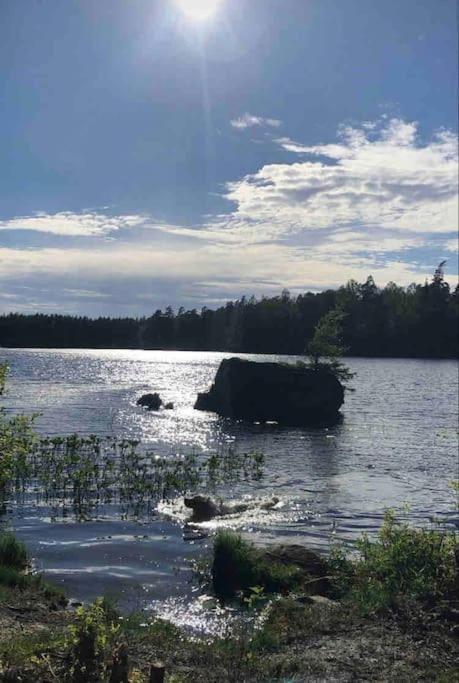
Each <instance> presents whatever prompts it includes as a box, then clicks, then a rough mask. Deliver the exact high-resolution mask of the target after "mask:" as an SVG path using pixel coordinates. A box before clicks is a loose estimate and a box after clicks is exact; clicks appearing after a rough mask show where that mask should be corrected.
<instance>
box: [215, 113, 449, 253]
mask: <svg viewBox="0 0 459 683" xmlns="http://www.w3.org/2000/svg"><path fill="white" fill-rule="evenodd" d="M339 137H340V139H339V142H338V143H332V144H322V145H314V146H305V145H300V144H299V143H295V142H292V141H291V140H289V139H288V138H280V139H279V140H277V143H278V144H279V145H280V146H281V147H282V148H283V149H285V150H287V151H290V152H294V153H296V154H297V155H301V156H302V157H305V156H307V157H309V158H308V159H302V160H301V161H299V162H294V163H291V164H285V163H284V164H269V165H266V166H263V167H262V168H261V169H260V170H259V171H257V172H256V173H254V174H252V175H248V176H245V177H244V178H242V179H241V180H239V181H236V182H233V183H230V184H229V185H228V188H227V193H226V197H227V199H229V200H231V201H233V202H235V204H236V209H235V210H234V212H233V213H232V215H231V220H230V224H229V226H228V227H229V229H230V230H234V228H235V226H236V225H238V226H239V227H240V229H244V228H245V230H246V233H247V236H251V237H252V238H254V239H259V240H264V239H266V238H267V237H270V238H271V239H272V238H275V237H276V236H277V237H285V236H286V235H291V234H295V233H299V232H302V231H310V230H317V229H325V228H328V229H336V228H344V227H346V228H350V229H351V228H355V227H356V226H359V227H360V228H361V229H371V230H374V229H376V228H377V229H381V230H390V231H394V230H395V231H399V232H400V233H401V234H405V235H408V234H409V233H416V234H419V233H424V234H427V233H439V232H443V233H445V232H446V233H447V232H454V231H455V230H456V229H457V215H458V201H457V199H458V198H457V141H456V138H455V137H454V136H453V135H452V134H451V133H449V132H447V131H441V132H438V133H437V134H436V135H435V136H434V138H433V139H432V140H431V141H429V142H427V143H420V142H419V141H418V140H417V138H416V124H415V123H405V122H403V121H401V120H400V119H392V120H389V121H388V122H383V123H381V122H380V124H379V125H378V126H377V127H375V128H373V129H371V128H369V127H368V125H366V126H365V128H352V127H346V128H341V129H340V134H339Z"/></svg>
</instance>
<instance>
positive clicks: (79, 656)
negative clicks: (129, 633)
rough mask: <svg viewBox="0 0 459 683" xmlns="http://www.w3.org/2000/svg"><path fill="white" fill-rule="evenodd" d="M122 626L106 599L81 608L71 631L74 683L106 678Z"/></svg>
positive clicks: (69, 645)
mask: <svg viewBox="0 0 459 683" xmlns="http://www.w3.org/2000/svg"><path fill="white" fill-rule="evenodd" d="M119 630H120V626H119V623H117V618H116V615H115V614H114V612H113V609H112V607H111V606H110V605H109V604H108V603H107V602H106V601H105V600H104V599H103V598H96V600H95V601H94V602H93V603H92V604H90V605H89V606H87V607H79V608H78V609H77V613H76V622H75V623H74V624H71V625H70V626H69V628H68V635H67V642H66V649H67V665H68V668H67V671H68V674H69V680H71V681H72V683H92V682H93V683H96V682H98V681H103V680H105V678H106V675H107V672H108V665H109V654H110V652H111V651H112V648H113V645H114V643H115V639H116V636H117V634H118V633H119Z"/></svg>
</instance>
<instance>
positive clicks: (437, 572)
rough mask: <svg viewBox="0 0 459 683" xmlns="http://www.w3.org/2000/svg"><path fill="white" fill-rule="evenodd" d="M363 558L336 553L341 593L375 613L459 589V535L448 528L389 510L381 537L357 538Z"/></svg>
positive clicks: (431, 600) (443, 596) (334, 563)
mask: <svg viewBox="0 0 459 683" xmlns="http://www.w3.org/2000/svg"><path fill="white" fill-rule="evenodd" d="M357 549H358V551H359V558H358V559H357V560H349V559H347V558H346V557H345V555H344V553H343V552H342V551H340V550H338V551H336V550H335V551H334V552H332V557H331V563H332V566H333V567H334V571H335V585H336V588H337V590H338V592H339V593H340V594H341V595H342V596H344V597H345V598H346V599H348V600H350V601H351V602H353V603H354V604H356V605H357V606H358V607H359V608H360V609H361V611H363V612H366V613H369V612H373V611H378V610H384V609H390V608H393V607H396V606H397V605H398V603H399V602H400V601H401V600H404V599H409V600H416V601H421V602H429V603H436V602H438V601H441V600H443V599H447V598H448V597H449V596H452V595H453V594H454V592H455V591H457V589H458V566H457V560H456V555H457V553H458V551H459V539H458V536H457V534H455V533H454V532H450V531H445V530H442V529H437V528H432V529H415V528H413V527H410V526H409V525H407V524H400V523H398V522H397V521H396V519H395V516H394V514H393V513H392V512H387V513H386V515H385V519H384V523H383V525H382V526H381V529H380V532H379V536H378V538H377V540H376V541H370V540H369V539H368V537H366V536H364V537H363V538H362V539H360V540H359V541H358V543H357Z"/></svg>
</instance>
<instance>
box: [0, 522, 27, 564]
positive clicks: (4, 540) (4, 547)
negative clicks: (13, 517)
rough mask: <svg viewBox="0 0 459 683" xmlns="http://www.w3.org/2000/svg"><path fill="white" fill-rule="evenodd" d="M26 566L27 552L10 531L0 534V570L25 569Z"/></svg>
mask: <svg viewBox="0 0 459 683" xmlns="http://www.w3.org/2000/svg"><path fill="white" fill-rule="evenodd" d="M27 564H28V557H27V550H26V547H25V545H24V543H22V542H21V541H18V540H17V538H16V537H15V536H14V534H12V533H11V532H10V531H2V532H0V568H1V567H12V568H15V569H19V570H21V569H25V568H26V567H27Z"/></svg>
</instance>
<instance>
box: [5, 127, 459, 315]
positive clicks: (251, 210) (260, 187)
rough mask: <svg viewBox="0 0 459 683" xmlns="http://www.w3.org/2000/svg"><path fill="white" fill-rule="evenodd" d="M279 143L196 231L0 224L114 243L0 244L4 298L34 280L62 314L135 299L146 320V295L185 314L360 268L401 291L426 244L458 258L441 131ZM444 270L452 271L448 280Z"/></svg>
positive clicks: (110, 221)
mask: <svg viewBox="0 0 459 683" xmlns="http://www.w3.org/2000/svg"><path fill="white" fill-rule="evenodd" d="M247 116H250V115H247ZM252 125H261V124H259V123H256V124H252ZM277 144H278V145H279V146H281V147H282V148H283V149H285V150H287V151H289V152H291V153H294V154H295V158H294V161H293V162H292V163H272V164H267V165H265V166H263V167H262V168H260V169H259V170H258V171H257V172H256V173H253V174H251V175H247V176H245V177H243V178H241V179H240V180H237V181H235V182H232V183H229V184H228V185H227V186H226V188H225V193H224V197H225V198H226V199H227V200H229V201H230V202H232V204H233V206H232V209H230V210H229V211H228V213H225V214H220V215H217V216H214V217H213V219H211V220H208V221H207V222H206V223H205V224H204V225H201V226H199V228H197V227H196V228H193V227H184V226H179V225H175V226H174V225H163V224H162V225H158V224H156V223H155V222H154V221H153V219H152V218H150V217H148V216H140V215H118V216H108V215H106V214H105V213H96V212H84V213H81V214H77V213H71V212H61V213H58V214H37V215H34V216H26V217H23V218H14V219H11V220H9V221H2V222H0V229H10V230H24V229H29V230H37V231H41V232H48V233H54V234H56V235H60V236H68V237H72V236H75V235H87V236H88V235H89V236H98V235H99V236H100V235H102V236H104V235H108V234H111V235H112V236H113V237H116V238H117V239H111V240H109V241H105V242H104V241H101V240H93V241H92V244H91V248H89V247H88V248H81V247H78V248H75V242H74V241H73V242H72V240H68V244H67V243H65V245H64V248H59V249H57V248H48V247H46V245H44V246H45V248H41V249H20V248H17V249H14V248H3V249H2V248H0V289H2V290H3V291H4V292H6V293H8V292H10V293H11V296H16V293H17V291H18V288H20V287H22V288H24V286H28V287H30V288H33V292H35V290H37V289H38V288H37V284H39V285H40V286H41V287H46V292H45V290H44V289H43V292H45V293H43V297H42V301H43V302H45V303H46V302H47V301H49V302H50V305H54V304H52V301H55V300H59V297H60V300H65V301H67V302H70V303H68V304H67V305H68V306H69V307H70V308H71V307H72V306H74V308H72V310H88V306H90V305H92V304H91V301H92V300H95V301H96V302H97V300H99V299H100V303H96V304H94V305H97V306H99V305H100V306H104V308H103V309H102V308H98V309H97V310H104V311H109V310H110V309H109V307H110V305H113V304H112V303H111V302H112V296H113V292H118V297H119V301H121V299H122V298H123V297H124V299H123V301H124V303H123V306H124V307H125V308H124V309H123V310H125V311H127V310H129V308H128V306H129V301H131V299H132V300H133V301H135V300H137V299H139V301H140V299H141V298H142V297H143V299H142V302H143V303H142V302H140V303H139V304H138V306H139V308H138V309H136V310H138V311H140V312H142V311H144V310H145V308H146V307H147V305H148V303H145V302H148V297H150V300H151V297H152V296H153V297H156V299H155V300H156V301H157V303H158V304H159V305H166V304H167V303H169V302H171V300H172V303H174V302H175V303H179V302H184V301H192V302H193V305H195V302H197V301H201V302H202V303H204V302H209V303H210V302H216V301H220V300H221V298H222V297H223V298H225V297H227V298H231V297H233V296H240V295H241V294H242V293H244V292H245V293H252V292H254V293H256V294H261V293H267V294H269V293H272V292H275V291H278V290H280V289H281V288H282V287H284V286H285V287H288V288H289V289H291V291H292V292H295V291H303V290H306V289H322V288H326V287H335V286H338V285H340V284H342V283H343V282H346V281H347V280H348V279H349V278H355V279H357V280H360V281H361V280H364V279H365V278H366V277H367V275H368V274H370V273H372V274H373V276H374V277H375V279H376V280H377V282H378V284H381V285H384V284H385V283H386V282H388V281H390V280H393V281H396V282H397V283H399V284H405V285H407V284H409V283H410V282H413V281H416V282H422V281H423V280H424V279H425V277H426V276H429V275H430V274H431V271H432V269H433V267H434V266H435V262H434V263H433V264H431V265H429V266H428V267H427V268H426V267H425V266H424V265H423V264H422V263H419V262H418V261H417V260H415V258H414V257H413V254H412V253H410V251H409V250H412V249H417V250H419V249H422V247H424V246H425V245H427V244H430V245H431V246H432V245H433V246H435V249H437V248H439V247H440V248H441V250H442V253H441V254H440V256H442V254H443V253H444V250H445V249H446V250H450V251H453V250H456V248H457V240H456V239H453V238H454V237H455V236H456V230H457V147H456V139H455V137H454V136H453V135H452V134H451V133H450V132H448V131H440V132H437V133H436V134H435V135H434V136H433V138H432V139H431V140H430V141H421V140H420V139H419V137H418V134H417V127H416V124H415V123H410V122H408V123H407V122H404V121H401V120H400V119H391V120H388V119H385V120H382V121H381V120H380V121H378V122H364V124H362V126H361V127H350V126H346V127H341V128H340V129H339V131H338V139H337V140H336V141H333V142H331V143H327V144H318V145H313V146H306V145H302V144H300V143H294V142H292V141H291V140H290V139H289V138H280V139H278V140H277ZM135 227H142V228H153V227H154V228H155V230H149V231H147V230H145V231H143V233H142V236H141V238H140V237H139V231H133V230H132V229H129V230H127V229H126V228H135ZM117 233H118V234H117ZM140 239H141V241H140ZM48 243H49V242H48ZM59 244H60V245H61V246H62V244H63V242H62V240H60V241H59ZM68 245H73V246H72V248H69V247H68ZM42 246H43V245H42ZM417 258H419V251H417V252H416V259H417ZM430 258H431V256H430V255H429V256H428V257H426V259H429V260H430ZM435 260H436V259H434V261H435ZM438 260H440V258H438ZM424 263H425V262H424ZM452 271H453V265H452V264H450V267H449V268H448V274H449V276H450V277H453V276H454V273H453V272H452ZM13 285H14V286H15V287H16V289H14V287H13ZM21 291H23V289H22V290H21ZM24 291H25V290H24ZM30 291H31V293H30V297H31V296H37V297H38V293H37V294H35V293H33V292H32V289H31V290H30ZM150 292H152V294H150ZM21 296H22V295H21ZM174 296H175V299H174ZM24 297H25V299H24V301H26V295H25V294H24ZM30 297H29V299H28V301H29V304H30ZM53 297H55V298H53ZM77 300H78V301H80V303H79V304H77V303H75V302H76V301H77ZM5 301H6V300H5ZM72 302H73V303H72ZM8 305H9V304H8V302H7V303H6V304H5V305H4V309H5V310H6V309H7V308H8ZM24 305H26V304H24ZM120 305H121V304H120ZM37 306H38V304H37ZM78 306H79V308H78ZM40 308H43V306H42V305H41V304H40ZM89 310H95V309H94V308H90V309H89Z"/></svg>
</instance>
